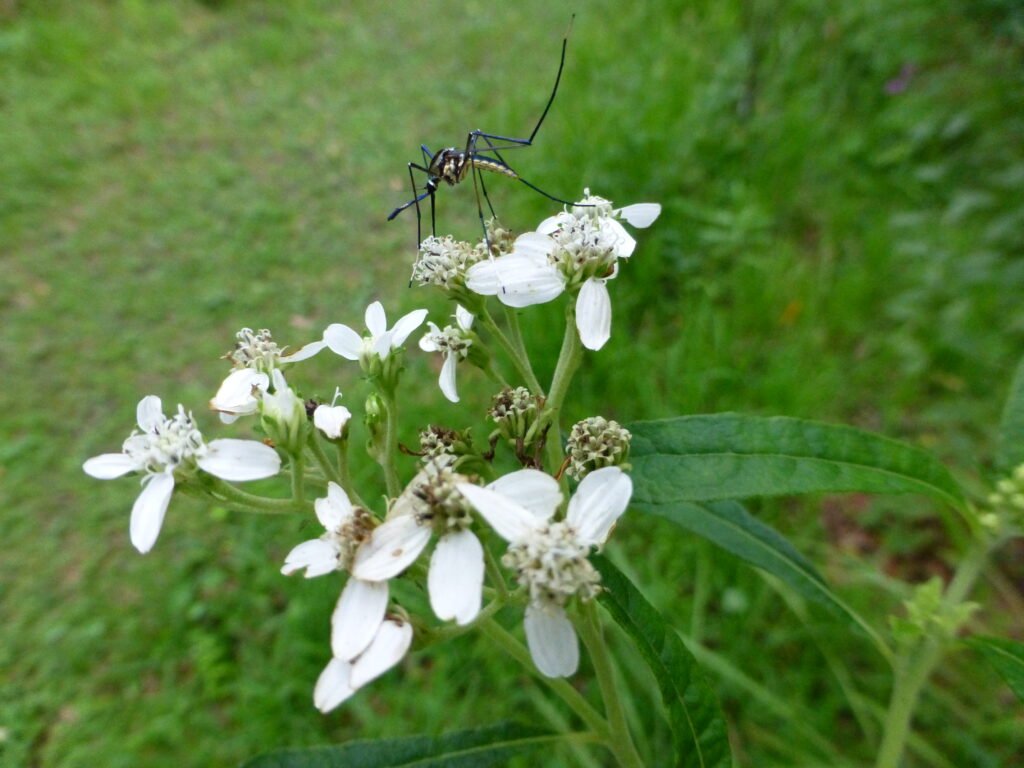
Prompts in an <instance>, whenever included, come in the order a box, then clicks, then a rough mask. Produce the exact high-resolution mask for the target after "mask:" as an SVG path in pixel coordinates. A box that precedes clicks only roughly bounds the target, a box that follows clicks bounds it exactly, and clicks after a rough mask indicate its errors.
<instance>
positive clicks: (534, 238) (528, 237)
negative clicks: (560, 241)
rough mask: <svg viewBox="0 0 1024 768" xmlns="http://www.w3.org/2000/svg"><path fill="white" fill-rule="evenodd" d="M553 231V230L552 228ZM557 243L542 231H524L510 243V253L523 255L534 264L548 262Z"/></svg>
mask: <svg viewBox="0 0 1024 768" xmlns="http://www.w3.org/2000/svg"><path fill="white" fill-rule="evenodd" d="M552 231H553V230H552ZM556 246H557V243H556V242H555V241H554V240H553V239H551V238H550V237H548V235H547V234H544V233H542V232H524V233H523V234H521V235H520V236H519V237H517V238H516V240H515V242H514V243H513V244H512V251H511V254H510V255H514V256H525V257H526V258H528V259H529V260H530V261H532V262H533V263H534V264H537V265H546V264H550V263H551V262H550V260H549V259H550V257H551V254H552V253H554V251H555V247H556Z"/></svg>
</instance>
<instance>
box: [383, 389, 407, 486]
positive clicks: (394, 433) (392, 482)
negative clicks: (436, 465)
mask: <svg viewBox="0 0 1024 768" xmlns="http://www.w3.org/2000/svg"><path fill="white" fill-rule="evenodd" d="M381 394H382V395H383V396H384V407H385V408H386V409H387V414H388V426H387V433H386V435H385V437H384V460H383V461H382V462H381V467H382V468H383V470H384V482H385V484H386V485H387V489H388V496H390V497H392V498H395V497H396V496H398V494H399V493H401V491H402V486H401V483H400V482H399V480H398V467H397V461H396V459H397V457H398V402H397V401H396V399H395V393H394V392H382V393H381Z"/></svg>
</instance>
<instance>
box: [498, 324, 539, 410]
mask: <svg viewBox="0 0 1024 768" xmlns="http://www.w3.org/2000/svg"><path fill="white" fill-rule="evenodd" d="M502 307H503V309H504V310H505V322H507V323H508V333H509V336H510V337H511V338H510V341H511V343H512V346H513V347H515V349H516V350H517V351H518V354H519V357H520V359H521V360H522V361H523V366H524V368H525V369H526V370H525V374H524V378H525V379H526V383H527V385H528V386H529V387H530V391H531V392H533V393H534V394H535V395H540V396H541V397H543V396H544V390H543V389H541V386H540V380H539V379H538V378H537V375H536V374H535V373H534V372H533V365H532V364H531V363H530V354H529V353H528V352H527V351H526V343H525V342H524V341H523V332H522V330H521V329H520V328H519V315H517V314H516V311H515V310H514V309H513V308H512V307H506V306H504V305H502Z"/></svg>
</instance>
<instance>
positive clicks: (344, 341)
mask: <svg viewBox="0 0 1024 768" xmlns="http://www.w3.org/2000/svg"><path fill="white" fill-rule="evenodd" d="M426 317H427V310H425V309H415V310H413V311H412V312H410V313H408V314H407V315H403V316H402V317H401V318H400V319H399V320H398V322H396V323H395V324H394V326H392V327H391V328H388V320H387V315H386V314H385V313H384V307H383V305H382V304H381V303H380V302H379V301H375V302H373V303H372V304H370V306H368V307H367V308H366V314H365V316H364V319H365V321H366V328H367V330H368V331H369V334H368V335H366V336H361V335H360V334H359V333H358V332H357V331H355V330H353V329H352V328H349V327H348V326H347V325H342V324H341V323H332V324H331V325H329V326H327V328H326V329H325V330H324V335H323V338H322V339H321V340H320V341H314V342H313V343H311V344H307V345H306V346H304V347H302V348H301V349H299V350H298V351H297V352H296V353H295V354H293V355H288V356H287V357H283V358H281V361H282V362H286V363H295V362H299V361H300V360H306V359H308V358H310V357H312V356H313V355H315V354H317V353H318V352H320V351H321V350H322V349H324V348H325V347H326V348H330V350H331V351H332V352H334V353H335V354H338V355H341V356H342V357H344V358H345V359H346V360H360V361H363V362H366V361H367V360H368V359H369V358H371V357H376V358H378V359H380V360H386V359H387V357H388V355H389V354H391V352H392V350H395V349H398V348H399V347H401V346H402V345H403V344H404V343H405V340H406V339H407V338H409V334H411V333H412V332H413V331H415V330H416V329H417V328H419V327H420V325H422V324H423V321H424V319H426Z"/></svg>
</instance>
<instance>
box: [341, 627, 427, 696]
mask: <svg viewBox="0 0 1024 768" xmlns="http://www.w3.org/2000/svg"><path fill="white" fill-rule="evenodd" d="M411 644H412V625H411V624H407V623H406V622H399V621H394V620H391V619H389V620H387V621H385V622H384V623H383V624H381V625H380V629H379V630H377V636H376V637H374V638H373V642H372V643H370V647H369V648H367V649H366V650H365V651H363V655H362V656H360V657H359V658H358V659H357V660H356V662H355V664H353V665H352V677H351V679H350V681H349V682H350V683H351V685H352V687H353V688H362V687H363V686H364V685H366V684H367V683H369V682H370V681H371V680H373V679H374V678H377V677H380V676H381V675H383V674H384V673H385V672H387V671H388V670H389V669H391V668H392V667H393V666H395V664H397V663H398V662H400V661H401V660H402V657H403V656H405V654H406V652H407V651H408V650H409V646H410V645H411Z"/></svg>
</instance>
